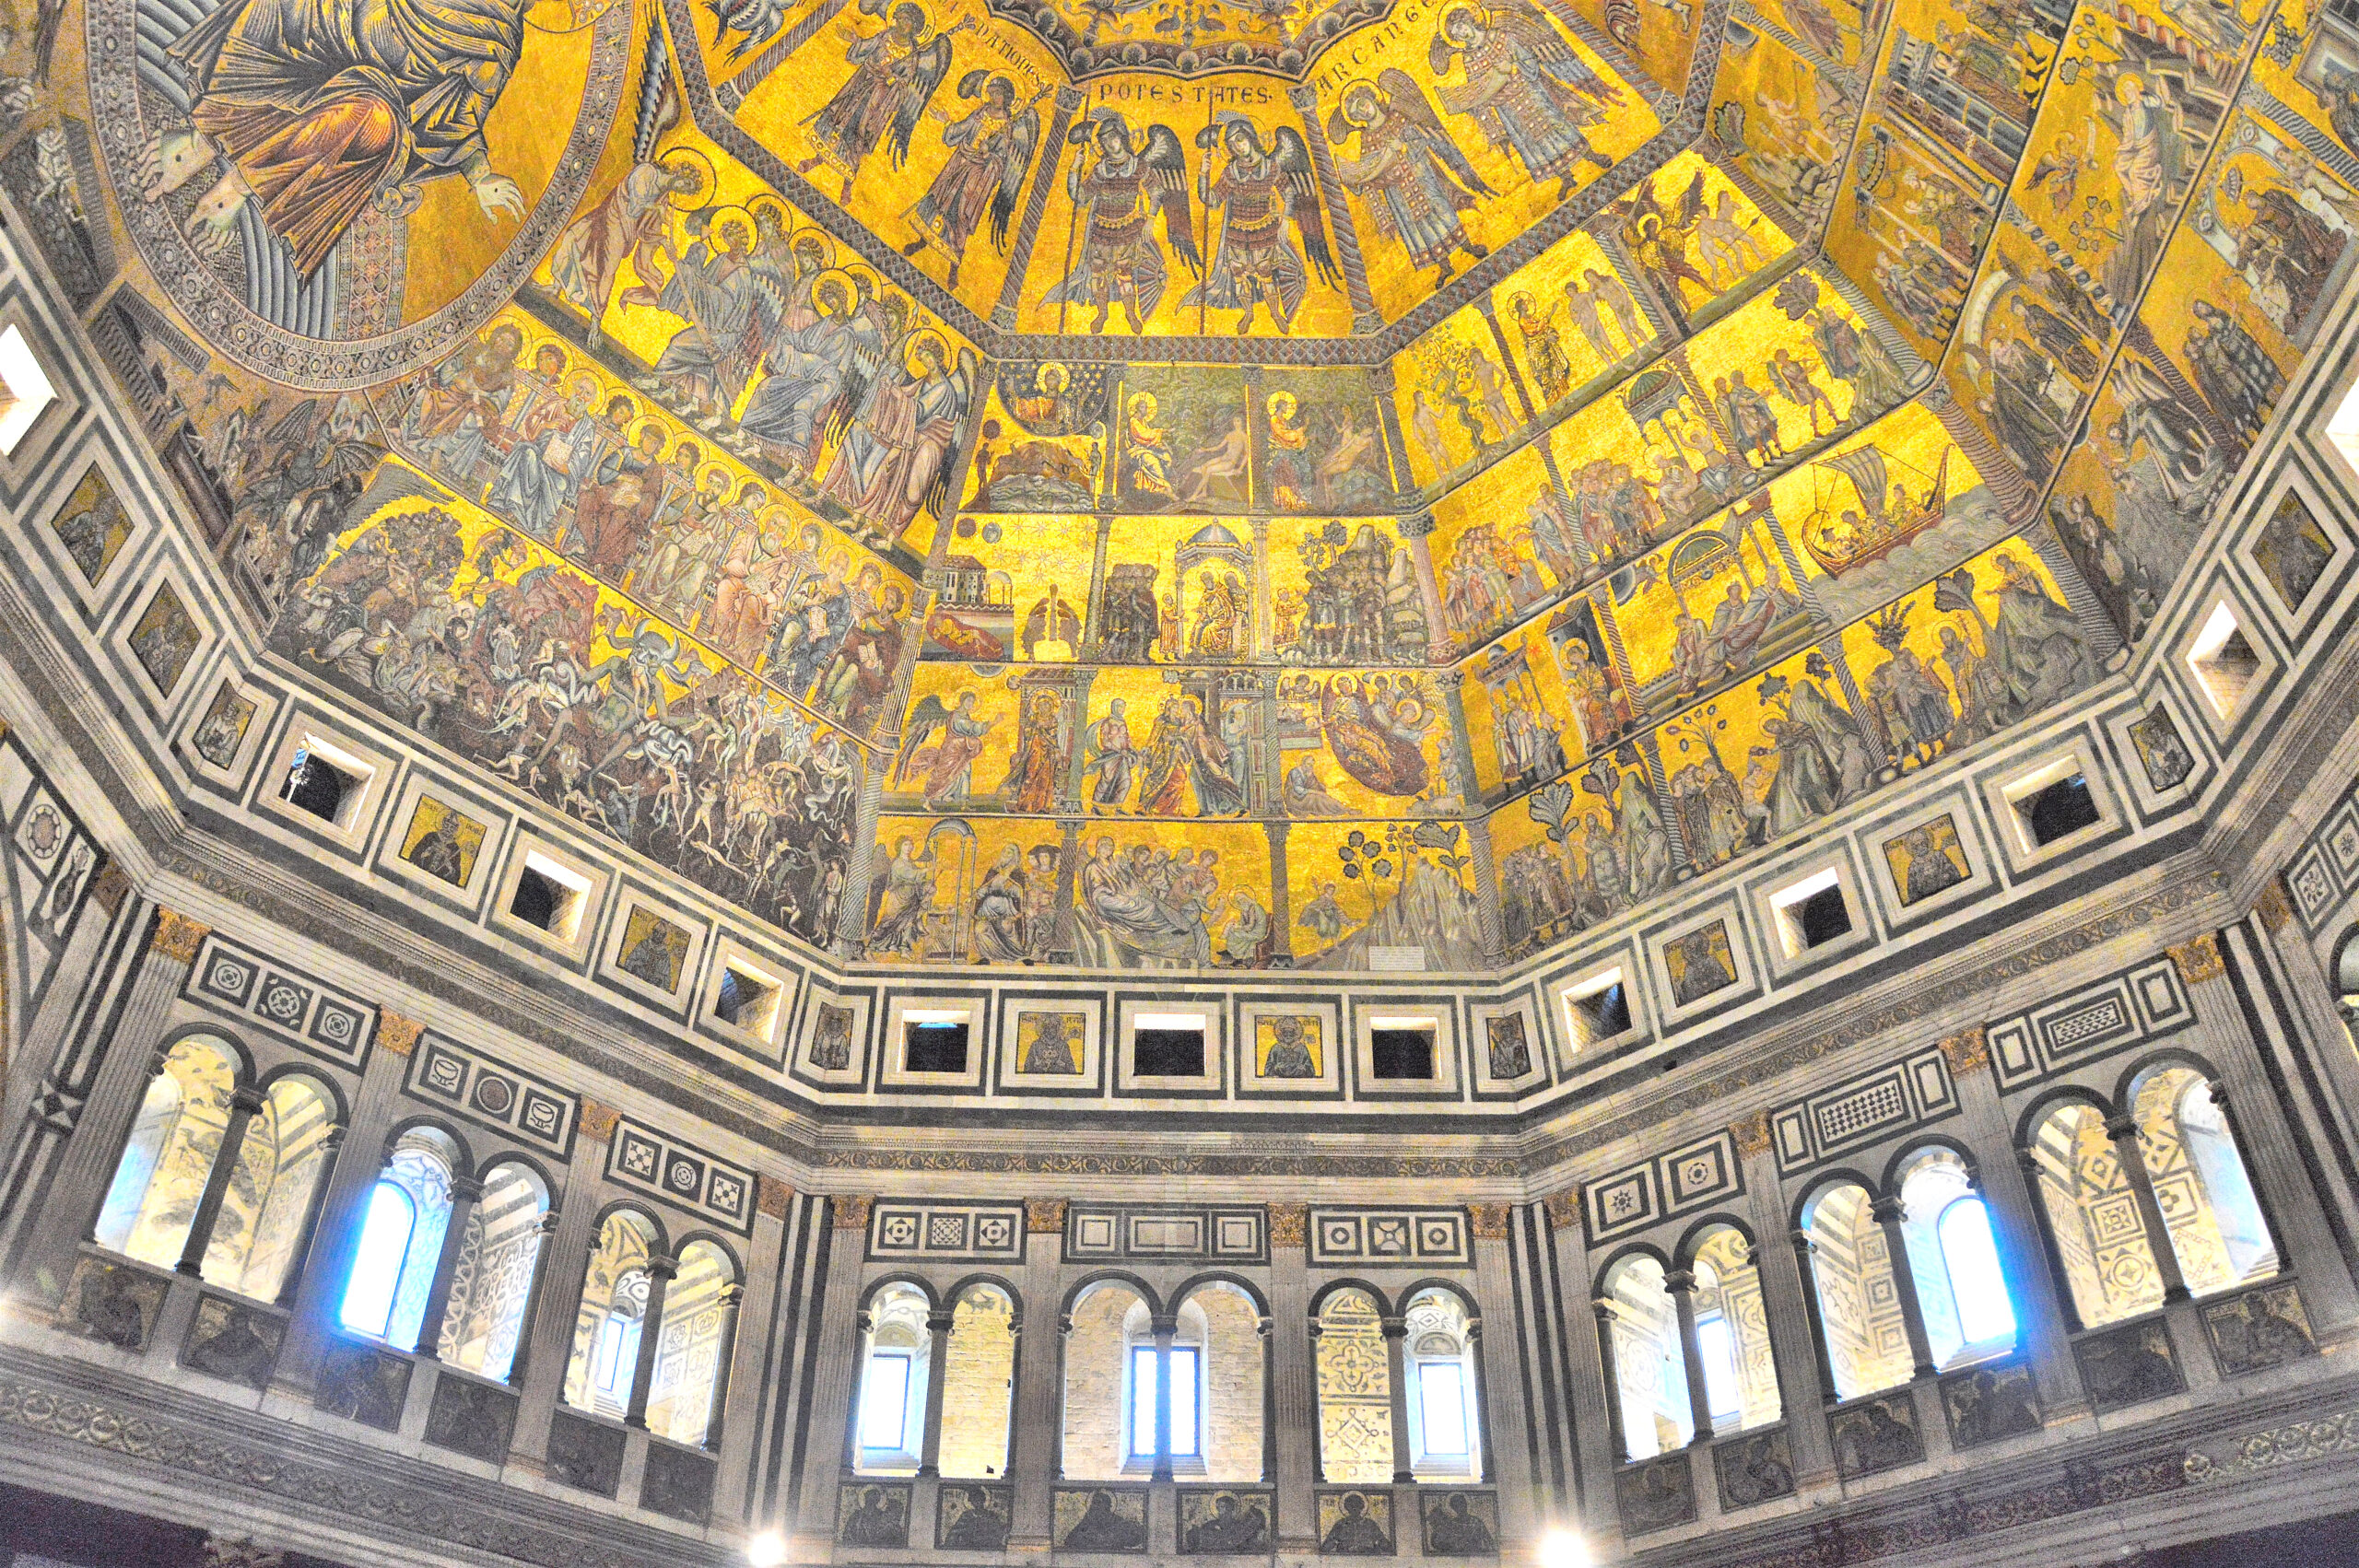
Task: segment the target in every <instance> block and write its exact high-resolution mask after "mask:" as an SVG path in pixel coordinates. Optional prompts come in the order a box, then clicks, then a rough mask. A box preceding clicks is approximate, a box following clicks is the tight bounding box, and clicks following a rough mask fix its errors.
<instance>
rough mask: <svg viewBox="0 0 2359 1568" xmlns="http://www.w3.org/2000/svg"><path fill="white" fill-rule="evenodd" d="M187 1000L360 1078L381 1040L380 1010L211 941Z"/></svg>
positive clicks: (185, 992)
mask: <svg viewBox="0 0 2359 1568" xmlns="http://www.w3.org/2000/svg"><path fill="white" fill-rule="evenodd" d="M181 995H182V996H184V997H186V998H188V999H189V1000H191V1001H197V1002H203V1003H205V1004H206V1005H208V1006H211V1007H215V1008H218V1009H220V1010H222V1011H224V1012H233V1013H236V1014H237V1015H238V1016H239V1018H240V1019H241V1020H243V1021H246V1022H249V1023H253V1024H260V1025H262V1026H263V1027H264V1028H265V1029H268V1030H270V1031H271V1032H272V1033H274V1034H276V1035H280V1036H284V1037H285V1038H287V1039H288V1040H291V1041H293V1042H294V1043H295V1044H296V1045H298V1046H299V1047H302V1048H303V1049H304V1050H307V1051H309V1052H311V1054H312V1055H313V1056H317V1057H324V1058H326V1059H328V1060H330V1061H333V1062H335V1063H336V1064H338V1065H339V1066H343V1067H348V1068H351V1069H352V1070H353V1071H356V1072H358V1071H359V1070H360V1068H361V1067H362V1065H363V1064H365V1063H366V1062H367V1061H368V1059H369V1047H370V1045H372V1044H373V1043H374V1042H375V1041H376V1038H377V1024H378V1010H377V1008H376V1007H375V1006H373V1005H372V1004H370V1003H369V1002H365V1001H361V1000H358V999H357V998H355V997H354V996H352V995H351V994H350V993H349V992H347V991H343V990H339V989H336V988H335V987H333V986H330V985H329V984H327V983H326V982H325V981H323V980H318V979H314V978H313V977H311V976H309V975H306V974H304V973H303V972H302V971H301V970H299V969H296V968H293V967H291V966H289V965H283V964H276V963H273V962H272V961H270V960H269V959H266V958H264V957H262V956H261V955H260V954H255V953H253V952H252V951H250V950H248V949H246V948H243V947H241V946H239V945H238V944H237V943H236V942H230V941H229V940H228V939H227V938H224V937H221V936H218V935H208V936H207V937H206V938H205V945H204V946H202V947H200V948H198V949H197V953H196V962H195V963H194V964H192V965H189V969H188V978H187V979H185V980H183V981H182V982H181Z"/></svg>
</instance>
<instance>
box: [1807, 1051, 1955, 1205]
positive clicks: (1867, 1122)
mask: <svg viewBox="0 0 2359 1568" xmlns="http://www.w3.org/2000/svg"><path fill="white" fill-rule="evenodd" d="M1957 1108H1958V1106H1957V1091H1956V1089H1955V1087H1954V1085H1953V1084H1952V1083H1951V1082H1950V1071H1949V1063H1948V1062H1946V1061H1944V1060H1943V1059H1942V1053H1941V1051H1940V1049H1939V1048H1938V1047H1927V1048H1925V1049H1924V1050H1921V1051H1919V1052H1918V1053H1917V1054H1916V1055H1914V1056H1911V1057H1907V1058H1906V1059H1902V1060H1900V1061H1896V1062H1893V1063H1892V1064H1890V1065H1889V1066H1886V1067H1881V1068H1878V1069H1876V1070H1875V1071H1872V1072H1867V1073H1862V1074H1861V1075H1860V1076H1859V1077H1857V1078H1854V1079H1851V1080H1849V1081H1848V1082H1843V1083H1838V1084H1837V1085H1835V1086H1834V1087H1833V1088H1831V1089H1823V1090H1821V1091H1819V1092H1818V1093H1817V1094H1812V1095H1809V1096H1808V1097H1806V1098H1803V1099H1800V1100H1794V1101H1791V1102H1790V1103H1788V1104H1786V1105H1783V1106H1778V1108H1777V1109H1776V1110H1774V1111H1772V1112H1770V1113H1769V1144H1770V1147H1771V1149H1773V1150H1774V1151H1775V1152H1776V1153H1777V1156H1778V1175H1779V1176H1792V1175H1794V1174H1795V1173H1796V1172H1798V1171H1803V1170H1807V1169H1809V1168H1810V1167H1811V1166H1813V1165H1815V1164H1819V1163H1820V1162H1821V1161H1824V1160H1831V1159H1833V1158H1834V1157H1835V1156H1836V1155H1837V1154H1841V1153H1845V1152H1847V1151H1848V1150H1852V1149H1857V1148H1860V1147H1861V1146H1863V1145H1865V1144H1869V1143H1873V1142H1876V1141H1880V1140H1883V1139H1886V1138H1892V1137H1895V1136H1897V1135H1898V1134H1900V1133H1904V1132H1907V1131H1910V1130H1912V1129H1916V1128H1919V1127H1922V1126H1924V1125H1925V1124H1926V1123H1928V1122H1932V1121H1938V1120H1940V1119H1941V1118H1942V1117H1946V1116H1950V1115H1953V1114H1954V1113H1955V1111H1956V1110H1957Z"/></svg>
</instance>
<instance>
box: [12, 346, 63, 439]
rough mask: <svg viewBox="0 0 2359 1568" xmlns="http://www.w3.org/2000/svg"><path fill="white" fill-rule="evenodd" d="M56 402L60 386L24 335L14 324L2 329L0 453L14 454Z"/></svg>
mask: <svg viewBox="0 0 2359 1568" xmlns="http://www.w3.org/2000/svg"><path fill="white" fill-rule="evenodd" d="M56 401H57V389H56V388H55V387H53V386H52V385H51V384H50V380H49V373H48V372H47V371H45V370H43V369H41V360H40V359H39V358H38V357H35V356H34V354H33V349H32V345H30V344H29V343H27V342H26V341H25V334H24V333H22V332H21V331H19V330H18V329H17V328H16V327H14V326H9V327H6V328H0V452H6V453H7V454H8V455H10V456H11V457H13V456H15V455H16V451H17V448H18V446H19V445H20V444H22V442H23V441H24V439H25V436H26V434H27V433H28V432H29V431H30V430H31V429H32V427H33V424H34V422H35V421H36V420H38V419H40V418H41V411H42V410H43V409H45V408H47V407H48V406H49V405H50V404H53V403H55V402H56Z"/></svg>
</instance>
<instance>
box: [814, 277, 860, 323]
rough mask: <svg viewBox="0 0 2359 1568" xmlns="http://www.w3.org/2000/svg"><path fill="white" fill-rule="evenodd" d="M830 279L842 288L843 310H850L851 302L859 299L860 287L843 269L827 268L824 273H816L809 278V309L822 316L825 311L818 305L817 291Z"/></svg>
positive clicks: (825, 313)
mask: <svg viewBox="0 0 2359 1568" xmlns="http://www.w3.org/2000/svg"><path fill="white" fill-rule="evenodd" d="M830 279H832V280H833V281H835V282H836V283H839V284H840V285H842V287H843V291H844V303H843V308H844V309H845V310H851V308H852V301H853V300H855V299H858V298H860V286H859V285H858V284H856V283H854V282H853V281H852V276H851V274H850V273H849V272H846V271H845V270H844V269H843V268H841V267H829V268H828V269H827V271H825V272H822V273H816V274H814V275H812V278H811V309H812V310H816V311H817V312H818V313H819V314H820V315H822V316H825V315H827V310H826V309H825V308H823V307H822V306H821V305H820V303H819V290H820V288H821V287H824V286H825V285H826V284H827V282H828V281H829V280H830Z"/></svg>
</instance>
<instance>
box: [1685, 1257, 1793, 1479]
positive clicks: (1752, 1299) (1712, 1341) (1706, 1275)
mask: <svg viewBox="0 0 2359 1568" xmlns="http://www.w3.org/2000/svg"><path fill="white" fill-rule="evenodd" d="M1693 1257H1694V1258H1695V1262H1694V1263H1693V1265H1692V1267H1693V1269H1694V1270H1695V1273H1696V1359H1697V1360H1699V1361H1701V1362H1702V1363H1703V1365H1704V1392H1705V1395H1706V1398H1707V1399H1708V1402H1709V1404H1710V1407H1711V1411H1712V1431H1713V1432H1714V1433H1729V1432H1743V1431H1745V1430H1747V1429H1748V1428H1751V1427H1756V1426H1767V1425H1769V1424H1771V1423H1772V1422H1776V1421H1777V1420H1778V1418H1779V1417H1780V1416H1781V1415H1783V1414H1784V1413H1785V1404H1784V1400H1783V1399H1782V1398H1781V1397H1780V1396H1779V1394H1778V1363H1777V1360H1776V1358H1775V1356H1774V1355H1773V1354H1772V1353H1771V1352H1770V1349H1769V1313H1768V1308H1767V1307H1766V1305H1765V1304H1764V1303H1763V1300H1762V1296H1761V1266H1760V1264H1759V1263H1757V1262H1756V1261H1755V1258H1754V1256H1753V1246H1752V1244H1751V1243H1750V1242H1748V1241H1746V1240H1745V1239H1744V1233H1743V1232H1742V1231H1740V1230H1738V1229H1737V1228H1736V1227H1735V1226H1734V1225H1714V1226H1712V1227H1711V1228H1710V1229H1708V1230H1707V1231H1705V1232H1704V1233H1703V1234H1702V1235H1699V1236H1698V1237H1696V1242H1695V1246H1694V1251H1693Z"/></svg>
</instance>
